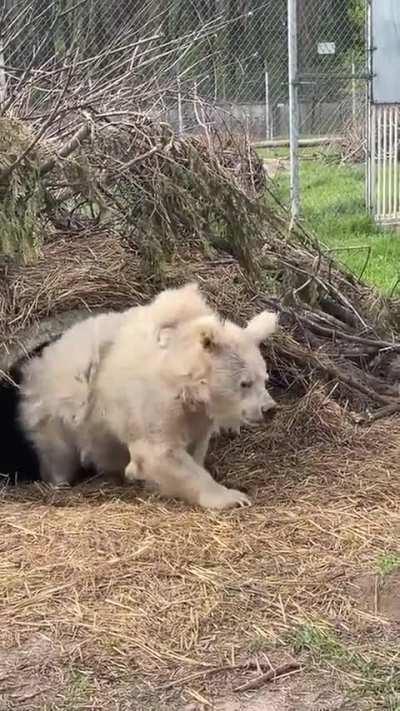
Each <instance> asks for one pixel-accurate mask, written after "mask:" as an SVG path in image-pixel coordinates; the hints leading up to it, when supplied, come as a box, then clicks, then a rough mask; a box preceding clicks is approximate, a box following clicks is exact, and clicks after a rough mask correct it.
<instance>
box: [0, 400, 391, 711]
mask: <svg viewBox="0 0 400 711" xmlns="http://www.w3.org/2000/svg"><path fill="white" fill-rule="evenodd" d="M399 452H400V421H399V420H395V419H394V420H391V421H389V420H388V421H385V422H380V423H376V424H375V425H374V426H373V427H372V426H371V428H364V429H358V428H356V427H355V426H354V425H352V424H351V423H349V422H348V421H347V420H345V418H344V417H343V413H342V412H341V411H340V408H338V406H337V405H335V404H334V403H332V402H331V401H329V400H327V399H324V397H323V396H322V395H321V393H319V392H316V393H314V394H311V396H310V397H308V398H306V399H305V400H304V402H303V403H300V404H299V403H297V404H296V406H289V405H288V406H287V407H284V408H283V409H282V412H281V414H280V415H279V417H278V418H277V419H276V420H275V421H274V425H273V427H271V428H269V429H260V430H258V431H256V432H244V433H243V434H242V435H240V436H239V437H238V438H225V439H223V440H222V441H221V442H219V443H217V444H216V445H215V447H214V449H213V451H212V452H211V455H210V462H209V464H210V468H211V470H212V471H213V472H214V474H215V475H216V476H217V477H218V478H220V479H223V480H226V481H229V482H230V483H231V484H232V485H234V486H239V487H241V488H243V489H244V490H246V491H248V492H249V494H250V495H251V496H252V497H253V499H254V506H253V507H251V508H249V509H244V510H238V511H232V512H227V513H211V512H204V511H200V510H196V509H189V507H187V506H185V505H184V504H182V503H179V502H175V501H163V500H161V499H159V498H157V497H155V496H152V497H149V496H147V495H145V494H144V493H143V492H141V491H140V490H138V489H135V488H134V487H133V488H131V487H121V486H119V485H118V484H117V483H116V482H104V481H103V482H102V481H100V480H94V481H92V482H88V483H86V484H82V485H80V486H77V487H74V488H73V489H72V490H71V491H67V492H52V491H49V490H48V489H46V488H45V487H43V486H42V485H39V484H31V485H26V486H19V487H15V488H11V487H7V488H4V490H3V491H2V495H1V499H0V506H1V518H0V529H1V532H0V552H1V556H0V627H1V629H2V636H1V640H0V709H1V710H2V711H3V710H4V711H5V710H6V709H7V710H9V709H15V710H16V709H21V711H26V710H27V709H29V710H32V711H33V710H34V709H43V710H44V711H50V710H51V711H57V710H61V709H62V710H63V711H66V710H72V709H101V710H103V709H104V710H107V711H108V710H110V711H111V710H112V709H115V710H117V709H118V710H120V711H128V709H129V710H130V709H132V710H136V709H137V710H139V709H143V710H144V709H146V710H147V709H148V710H149V711H152V710H153V709H154V711H155V710H156V709H157V711H158V710H159V709H174V710H175V709H176V710H177V711H180V710H182V711H183V710H186V711H200V710H201V709H204V710H206V709H211V708H212V709H216V710H217V711H242V710H243V711H261V710H262V711H268V710H269V711H311V710H313V711H317V710H318V711H323V710H325V711H328V710H332V711H333V710H335V711H336V710H339V709H346V710H347V709H370V710H371V711H372V710H375V709H380V708H382V709H392V710H394V709H398V708H400V658H399V657H400V652H399V650H400V646H399V641H400V635H399V631H400V588H399V586H400V547H399V534H400V472H399V465H398V462H399ZM271 669H274V670H275V673H276V675H277V677H278V678H276V679H273V678H272V679H271V674H269V675H268V677H269V678H268V677H267V678H266V679H264V681H263V680H262V678H261V677H262V675H263V674H268V672H269V671H270V670H271ZM254 680H257V682H255V683H256V684H258V685H259V688H256V689H254V690H245V689H244V690H243V689H242V690H240V687H243V686H244V685H248V683H249V682H253V681H254Z"/></svg>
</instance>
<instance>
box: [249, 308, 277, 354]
mask: <svg viewBox="0 0 400 711" xmlns="http://www.w3.org/2000/svg"><path fill="white" fill-rule="evenodd" d="M277 327H278V314H277V313H273V312H272V311H262V312H261V313H260V314H258V315H257V316H254V318H252V319H250V321H249V322H248V324H247V326H246V329H245V331H246V333H247V334H248V335H249V336H250V338H251V339H252V340H253V341H254V343H256V344H257V345H258V346H259V345H260V343H262V342H263V341H265V339H266V338H268V336H271V335H272V334H273V333H274V332H275V331H276V329H277Z"/></svg>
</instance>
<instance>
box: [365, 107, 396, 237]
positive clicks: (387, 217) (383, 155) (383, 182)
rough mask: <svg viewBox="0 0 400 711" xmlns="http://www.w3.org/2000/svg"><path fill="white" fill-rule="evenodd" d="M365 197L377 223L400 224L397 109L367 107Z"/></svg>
mask: <svg viewBox="0 0 400 711" xmlns="http://www.w3.org/2000/svg"><path fill="white" fill-rule="evenodd" d="M369 119H370V131H369V151H368V153H369V159H368V195H369V202H370V205H369V207H370V209H371V211H372V212H373V215H374V217H375V219H376V220H377V222H380V223H382V224H393V225H394V224H400V184H399V183H400V170H399V159H400V135H399V128H400V105H398V104H391V105H384V104H383V105H376V104H372V105H371V106H370V117H369Z"/></svg>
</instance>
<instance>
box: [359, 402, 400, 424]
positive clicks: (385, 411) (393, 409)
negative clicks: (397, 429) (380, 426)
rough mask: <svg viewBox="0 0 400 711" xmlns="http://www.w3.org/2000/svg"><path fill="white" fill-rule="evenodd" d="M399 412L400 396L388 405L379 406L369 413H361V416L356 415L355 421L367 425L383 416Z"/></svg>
mask: <svg viewBox="0 0 400 711" xmlns="http://www.w3.org/2000/svg"><path fill="white" fill-rule="evenodd" d="M397 412H400V397H399V400H398V401H397V402H393V403H391V404H390V405H385V407H380V408H379V409H378V410H375V411H374V412H371V413H369V414H368V415H363V416H362V417H357V423H359V424H364V425H368V424H370V423H371V422H376V420H381V419H383V418H384V417H390V416H391V415H395V414H396V413H397Z"/></svg>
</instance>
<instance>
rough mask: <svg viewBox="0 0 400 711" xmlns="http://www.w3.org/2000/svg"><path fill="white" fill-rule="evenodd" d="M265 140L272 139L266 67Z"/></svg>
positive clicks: (266, 70)
mask: <svg viewBox="0 0 400 711" xmlns="http://www.w3.org/2000/svg"><path fill="white" fill-rule="evenodd" d="M264 71H265V138H266V139H267V141H268V139H269V138H271V124H270V109H269V76H268V69H267V65H265V70H264Z"/></svg>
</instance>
